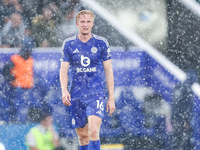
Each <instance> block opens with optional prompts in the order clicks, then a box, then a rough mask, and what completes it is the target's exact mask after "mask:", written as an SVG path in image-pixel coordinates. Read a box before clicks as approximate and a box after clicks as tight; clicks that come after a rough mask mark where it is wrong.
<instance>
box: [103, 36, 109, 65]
mask: <svg viewBox="0 0 200 150" xmlns="http://www.w3.org/2000/svg"><path fill="white" fill-rule="evenodd" d="M109 59H111V51H110V47H109V44H108V41H107V40H106V39H105V38H104V39H103V43H102V60H103V61H106V60H109Z"/></svg>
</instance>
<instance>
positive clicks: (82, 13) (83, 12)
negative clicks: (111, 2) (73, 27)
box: [76, 10, 95, 23]
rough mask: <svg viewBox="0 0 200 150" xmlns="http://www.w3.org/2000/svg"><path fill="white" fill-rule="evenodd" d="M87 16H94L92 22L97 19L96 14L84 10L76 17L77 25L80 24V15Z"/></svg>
mask: <svg viewBox="0 0 200 150" xmlns="http://www.w3.org/2000/svg"><path fill="white" fill-rule="evenodd" d="M85 14H89V15H91V16H92V21H93V22H94V18H95V17H94V14H93V13H92V12H91V11H90V10H82V11H80V12H79V13H78V14H77V15H76V23H78V20H79V18H80V15H85Z"/></svg>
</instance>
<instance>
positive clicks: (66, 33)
mask: <svg viewBox="0 0 200 150" xmlns="http://www.w3.org/2000/svg"><path fill="white" fill-rule="evenodd" d="M60 10H61V12H62V14H63V16H64V17H63V18H64V19H63V21H62V22H61V23H60V24H58V25H57V26H56V38H57V40H58V45H62V43H63V41H64V40H65V39H66V38H69V37H71V36H72V35H74V34H77V33H78V29H77V26H76V24H75V15H76V9H75V7H74V5H72V3H70V2H66V3H63V4H62V5H61V7H60Z"/></svg>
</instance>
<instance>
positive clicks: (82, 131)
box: [76, 123, 88, 138]
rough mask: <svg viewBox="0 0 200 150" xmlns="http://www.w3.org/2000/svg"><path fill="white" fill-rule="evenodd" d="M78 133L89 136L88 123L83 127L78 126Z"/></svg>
mask: <svg viewBox="0 0 200 150" xmlns="http://www.w3.org/2000/svg"><path fill="white" fill-rule="evenodd" d="M76 133H77V135H78V137H82V138H87V137H88V123H87V124H86V125H85V126H84V127H83V128H76Z"/></svg>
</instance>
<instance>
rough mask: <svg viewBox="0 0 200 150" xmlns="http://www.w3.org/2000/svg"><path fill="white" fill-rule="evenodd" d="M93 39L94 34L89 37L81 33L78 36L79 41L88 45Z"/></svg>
mask: <svg viewBox="0 0 200 150" xmlns="http://www.w3.org/2000/svg"><path fill="white" fill-rule="evenodd" d="M91 37H92V33H89V34H87V35H84V34H80V33H79V34H78V38H79V40H80V41H82V42H84V43H86V42H87V41H89V40H90V38H91Z"/></svg>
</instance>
